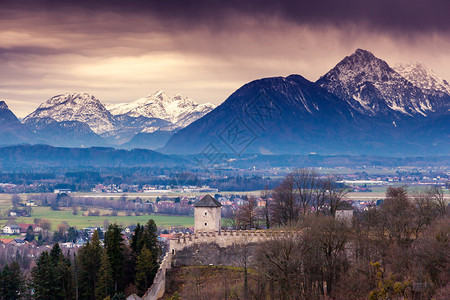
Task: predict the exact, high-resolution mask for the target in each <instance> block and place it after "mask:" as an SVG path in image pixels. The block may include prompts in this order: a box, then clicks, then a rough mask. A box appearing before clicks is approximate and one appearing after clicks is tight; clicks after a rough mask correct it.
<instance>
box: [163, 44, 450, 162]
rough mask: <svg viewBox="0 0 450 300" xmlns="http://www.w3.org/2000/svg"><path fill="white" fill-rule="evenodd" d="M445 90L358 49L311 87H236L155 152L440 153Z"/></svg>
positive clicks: (268, 82)
mask: <svg viewBox="0 0 450 300" xmlns="http://www.w3.org/2000/svg"><path fill="white" fill-rule="evenodd" d="M396 70H397V71H396ZM447 88H448V83H447V82H446V81H444V80H442V79H439V78H438V77H437V76H436V75H435V74H434V73H432V72H430V71H429V70H428V69H426V68H424V67H422V66H421V65H420V64H416V65H415V66H413V67H407V66H403V67H402V66H398V67H397V68H396V69H393V68H391V67H390V66H389V65H388V63H386V62H385V61H383V60H381V59H379V58H377V57H375V56H374V55H373V54H372V53H370V52H369V51H366V50H362V49H358V50H356V52H355V53H353V54H352V55H350V56H347V57H345V58H344V59H343V60H342V61H340V62H339V63H338V64H337V65H336V66H335V67H334V68H333V69H331V70H330V71H329V72H327V73H326V74H325V75H324V76H322V77H321V78H319V80H317V81H316V82H311V81H308V80H307V79H305V78H303V77H302V76H300V75H291V76H288V77H274V78H265V79H260V80H255V81H252V82H250V83H248V84H246V85H244V86H243V87H241V88H239V89H238V90H237V91H236V92H234V93H233V94H232V95H231V96H230V97H229V98H228V99H226V100H225V101H224V102H223V103H222V104H221V105H220V106H219V107H217V108H216V109H215V110H213V111H212V112H211V113H209V114H207V115H205V116H204V117H203V118H201V119H199V120H197V121H195V122H193V123H192V124H190V125H189V126H187V127H186V128H184V129H182V130H180V131H178V132H177V133H176V134H174V135H173V136H172V137H171V138H170V140H169V141H168V143H167V144H166V145H165V146H164V147H163V148H162V149H161V151H163V152H164V153H204V154H205V155H204V156H205V157H208V158H209V157H211V156H212V155H211V153H214V154H216V156H220V155H221V154H222V153H235V154H241V153H244V152H250V153H261V154H283V153H297V154H304V153H310V152H316V153H321V154H344V153H345V154H364V153H365V154H381V155H399V156H401V155H432V154H434V155H444V154H448V153H450V152H449V149H450V114H449V108H450V93H449V92H448V90H447Z"/></svg>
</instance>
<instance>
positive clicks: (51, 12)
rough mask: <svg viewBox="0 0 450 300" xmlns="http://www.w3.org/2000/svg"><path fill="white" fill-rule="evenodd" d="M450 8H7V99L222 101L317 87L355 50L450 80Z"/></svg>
mask: <svg viewBox="0 0 450 300" xmlns="http://www.w3.org/2000/svg"><path fill="white" fill-rule="evenodd" d="M449 11H450V1H447V0H408V1H403V0H377V1H369V0H341V1H336V0H317V1H300V0H286V1H280V0H278V1H276V0H274V1H268V0H259V1H257V0H246V1H242V0H227V1H222V0H192V1H190V0H164V1H152V0H147V1H144V0H128V1H123V0H95V1H84V0H78V1H69V0H59V1H54V0H30V1H23V0H0V100H4V101H6V103H7V104H8V106H9V107H10V109H11V110H12V111H13V112H14V113H15V114H16V115H17V116H19V117H24V116H26V115H27V114H28V113H31V112H32V111H34V110H35V109H36V108H37V107H38V105H39V104H40V103H42V102H44V101H46V100H47V99H49V98H51V97H52V96H55V95H59V94H62V93H67V92H87V93H90V94H93V95H94V96H95V97H97V98H98V99H100V100H101V101H102V102H104V103H121V102H131V101H134V100H136V99H138V98H141V97H144V96H147V95H149V94H152V93H154V92H155V91H157V90H163V91H165V92H166V93H167V94H169V95H175V94H181V95H186V96H190V97H191V98H193V99H194V100H195V101H197V102H200V103H205V102H212V103H215V104H220V103H221V102H223V101H224V100H225V99H226V98H227V97H228V96H229V95H230V94H231V93H233V92H234V91H235V90H236V89H238V88H239V87H241V86H242V85H244V84H245V83H247V82H250V81H252V80H255V79H259V78H264V77H272V76H287V75H290V74H300V75H302V76H304V77H306V78H307V79H309V80H311V81H315V80H317V79H318V78H319V77H320V76H322V75H324V74H325V73H326V72H327V71H328V70H330V69H331V68H333V67H334V66H335V65H336V64H337V63H338V62H339V61H340V60H341V59H343V58H344V57H345V56H347V55H350V54H351V53H353V52H354V51H355V50H356V49H357V48H362V49H365V50H368V51H371V52H372V53H373V54H374V55H375V56H377V57H379V58H381V59H384V60H386V61H387V62H388V63H389V64H390V65H391V66H393V65H395V64H396V63H406V62H410V61H418V62H421V63H423V64H425V65H426V66H428V67H429V68H431V69H433V70H434V71H435V73H437V74H438V75H439V76H440V77H442V78H444V79H447V80H450V51H449V49H450V18H449V17H448V12H449Z"/></svg>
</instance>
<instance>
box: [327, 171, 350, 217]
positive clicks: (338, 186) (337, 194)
mask: <svg viewBox="0 0 450 300" xmlns="http://www.w3.org/2000/svg"><path fill="white" fill-rule="evenodd" d="M338 181H339V180H336V179H335V178H333V177H328V178H327V179H326V180H325V182H324V187H323V189H325V190H326V191H327V194H328V195H327V196H326V198H327V200H328V201H329V204H330V214H331V215H332V216H333V217H334V216H336V210H338V209H339V208H341V206H342V204H343V202H344V201H343V200H344V198H345V195H347V193H348V192H349V189H348V188H347V187H346V186H345V184H343V183H339V182H338Z"/></svg>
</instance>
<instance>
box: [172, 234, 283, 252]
mask: <svg viewBox="0 0 450 300" xmlns="http://www.w3.org/2000/svg"><path fill="white" fill-rule="evenodd" d="M284 235H286V232H285V231H268V230H222V231H220V232H217V231H215V232H197V233H194V234H185V235H182V236H180V237H178V238H177V239H173V240H170V250H171V251H172V254H175V253H176V252H177V251H180V250H182V249H184V248H186V247H189V246H191V245H194V244H201V243H216V244H217V245H219V246H220V247H223V248H225V247H229V246H232V245H233V244H244V243H260V242H263V241H266V240H268V239H271V238H274V237H277V236H284Z"/></svg>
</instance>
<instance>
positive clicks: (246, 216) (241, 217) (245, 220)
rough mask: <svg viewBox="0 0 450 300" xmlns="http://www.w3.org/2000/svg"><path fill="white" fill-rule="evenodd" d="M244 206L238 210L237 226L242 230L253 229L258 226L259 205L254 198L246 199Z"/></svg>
mask: <svg viewBox="0 0 450 300" xmlns="http://www.w3.org/2000/svg"><path fill="white" fill-rule="evenodd" d="M243 200H244V204H242V205H240V206H239V207H238V208H237V210H236V225H237V226H238V227H239V228H240V229H251V228H256V227H257V226H258V223H257V210H256V209H257V203H256V199H255V197H253V196H250V197H247V196H246V197H244V199H243Z"/></svg>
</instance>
